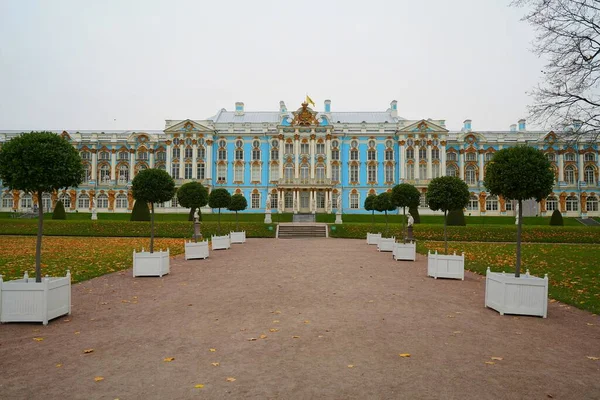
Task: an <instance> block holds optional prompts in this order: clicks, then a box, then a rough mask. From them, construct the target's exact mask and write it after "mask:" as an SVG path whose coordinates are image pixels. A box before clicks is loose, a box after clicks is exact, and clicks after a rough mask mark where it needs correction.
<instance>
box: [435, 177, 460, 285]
mask: <svg viewBox="0 0 600 400" xmlns="http://www.w3.org/2000/svg"><path fill="white" fill-rule="evenodd" d="M426 195H427V202H428V203H429V208H431V209H432V210H433V211H438V210H441V211H443V212H444V254H443V255H441V254H438V252H437V251H436V252H435V253H433V254H432V253H431V252H428V255H427V275H428V276H432V277H434V278H436V279H437V278H453V279H461V280H464V279H465V255H464V253H463V254H462V255H456V253H455V254H453V255H449V254H448V229H447V227H448V211H450V210H456V209H458V208H460V209H462V208H464V207H465V206H466V205H467V203H468V202H469V197H470V194H469V187H468V186H467V184H466V183H465V182H463V181H462V180H461V179H460V178H457V177H454V176H441V177H439V178H435V179H432V180H431V182H430V183H429V185H428V186H427V194H426Z"/></svg>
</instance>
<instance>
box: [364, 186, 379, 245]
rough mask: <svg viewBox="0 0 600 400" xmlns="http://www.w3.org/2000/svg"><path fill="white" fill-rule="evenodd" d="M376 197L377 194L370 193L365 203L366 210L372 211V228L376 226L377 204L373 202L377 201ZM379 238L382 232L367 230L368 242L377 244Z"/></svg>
mask: <svg viewBox="0 0 600 400" xmlns="http://www.w3.org/2000/svg"><path fill="white" fill-rule="evenodd" d="M376 198H377V196H375V195H374V194H370V195H368V196H367V198H366V199H365V204H364V206H365V210H367V211H371V229H374V228H375V205H374V204H373V203H374V202H375V199H376ZM379 239H381V232H379V233H370V232H367V244H377V243H378V242H379Z"/></svg>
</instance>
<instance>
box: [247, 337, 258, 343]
mask: <svg viewBox="0 0 600 400" xmlns="http://www.w3.org/2000/svg"><path fill="white" fill-rule="evenodd" d="M255 340H256V338H255V337H251V338H250V339H248V341H249V342H254V341H255Z"/></svg>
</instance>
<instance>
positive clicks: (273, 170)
mask: <svg viewBox="0 0 600 400" xmlns="http://www.w3.org/2000/svg"><path fill="white" fill-rule="evenodd" d="M269 175H271V181H278V180H279V178H280V177H279V164H275V163H273V164H271V165H270V167H269Z"/></svg>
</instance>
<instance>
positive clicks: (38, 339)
mask: <svg viewBox="0 0 600 400" xmlns="http://www.w3.org/2000/svg"><path fill="white" fill-rule="evenodd" d="M33 340H35V341H36V342H41V341H42V340H44V338H43V337H34V338H33Z"/></svg>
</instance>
